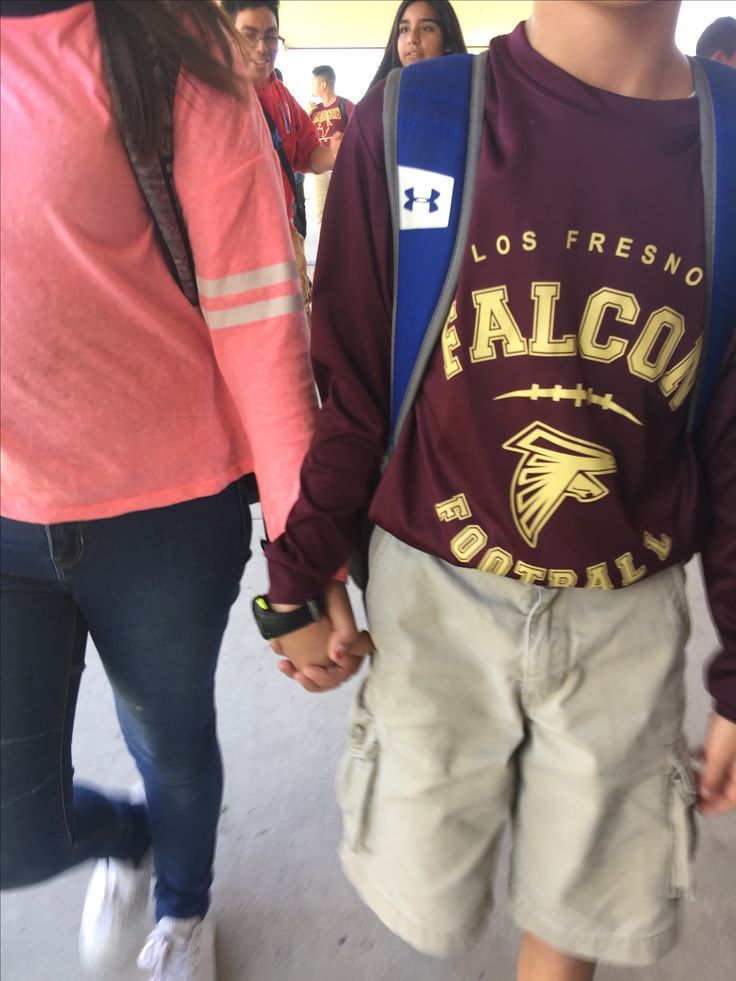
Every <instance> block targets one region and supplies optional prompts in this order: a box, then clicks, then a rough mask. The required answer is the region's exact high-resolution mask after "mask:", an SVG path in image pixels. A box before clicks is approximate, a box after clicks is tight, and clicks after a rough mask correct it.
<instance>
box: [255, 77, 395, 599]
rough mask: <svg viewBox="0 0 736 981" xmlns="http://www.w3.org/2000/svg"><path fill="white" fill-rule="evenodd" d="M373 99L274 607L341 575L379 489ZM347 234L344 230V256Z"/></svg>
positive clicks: (278, 563) (361, 139)
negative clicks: (316, 409)
mask: <svg viewBox="0 0 736 981" xmlns="http://www.w3.org/2000/svg"><path fill="white" fill-rule="evenodd" d="M382 101H383V96H382V92H381V91H377V92H375V93H371V95H370V96H369V97H367V98H366V99H365V100H364V101H363V103H362V104H361V107H360V108H359V109H358V111H357V115H356V119H355V120H354V122H353V123H351V125H350V127H349V129H348V132H347V133H346V136H345V140H344V142H343V146H342V149H341V151H340V158H339V160H338V164H337V167H336V168H335V171H334V175H333V178H332V185H331V190H330V195H329V199H328V202H327V208H326V211H325V221H324V225H323V228H322V236H321V240H320V255H319V263H318V267H317V275H316V277H315V283H314V301H313V326H312V358H313V364H314V370H315V377H316V379H317V383H318V385H319V387H320V391H321V394H322V398H323V400H324V405H323V408H322V411H321V412H320V414H319V417H318V420H317V431H316V433H315V437H314V439H313V441H312V445H311V449H310V452H309V454H308V456H307V459H306V460H305V462H304V466H303V468H302V474H301V496H300V499H299V501H298V502H297V504H296V505H295V507H294V509H293V511H292V512H291V514H290V516H289V522H288V526H287V530H286V533H285V534H284V535H282V536H281V538H279V539H278V540H277V541H275V542H273V543H272V544H271V545H270V546H269V547H268V548H267V550H266V556H267V559H268V562H269V573H270V577H271V588H270V592H269V599H270V600H271V602H272V603H302V602H304V601H306V600H309V599H313V598H315V597H316V596H318V595H319V594H320V593H321V592H322V590H323V589H324V587H325V584H326V583H327V581H329V580H330V579H331V578H332V577H333V576H334V575H335V573H336V572H337V571H338V570H339V569H340V568H341V567H342V566H344V565H345V563H346V561H347V558H348V555H349V553H350V551H351V549H352V548H353V547H354V545H355V543H356V542H357V540H358V535H359V529H360V525H361V517H362V515H363V514H364V513H365V511H366V509H367V507H368V504H369V503H370V500H371V498H372V496H373V493H374V490H375V488H376V486H377V484H378V480H379V477H380V471H381V461H382V458H383V453H384V448H385V445H386V439H387V435H388V423H387V420H388V416H389V374H390V361H391V310H392V275H393V258H392V237H391V220H390V215H389V206H388V193H387V189H386V178H385V173H384V168H383V137H382V124H381V107H382ZM345 229H349V230H350V231H349V234H350V242H349V248H347V247H346V241H345Z"/></svg>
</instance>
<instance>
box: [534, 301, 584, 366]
mask: <svg viewBox="0 0 736 981" xmlns="http://www.w3.org/2000/svg"><path fill="white" fill-rule="evenodd" d="M559 296H560V284H559V283H532V299H533V300H534V334H533V336H532V342H531V345H530V347H529V353H530V354H536V355H541V354H546V355H558V356H559V355H567V354H575V352H576V351H577V339H576V337H575V335H574V334H564V335H563V336H562V337H559V338H555V337H552V330H553V329H554V321H555V306H556V304H557V300H558V298H559Z"/></svg>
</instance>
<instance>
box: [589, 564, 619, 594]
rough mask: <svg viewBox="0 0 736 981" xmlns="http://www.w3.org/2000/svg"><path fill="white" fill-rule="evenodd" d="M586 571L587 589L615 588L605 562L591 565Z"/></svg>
mask: <svg viewBox="0 0 736 981" xmlns="http://www.w3.org/2000/svg"><path fill="white" fill-rule="evenodd" d="M585 571H586V572H587V574H588V578H587V580H586V582H585V588H586V589H613V583H612V582H611V579H610V577H609V575H608V567H607V566H606V563H605V562H601V563H599V564H598V565H589V566H588V567H587V569H586V570H585Z"/></svg>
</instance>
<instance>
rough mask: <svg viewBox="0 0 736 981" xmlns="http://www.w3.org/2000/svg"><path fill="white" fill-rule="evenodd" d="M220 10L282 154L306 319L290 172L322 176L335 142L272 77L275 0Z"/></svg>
mask: <svg viewBox="0 0 736 981" xmlns="http://www.w3.org/2000/svg"><path fill="white" fill-rule="evenodd" d="M223 8H224V10H225V12H226V13H227V14H228V15H229V16H230V17H231V18H232V19H233V21H234V22H235V26H236V28H237V29H238V30H239V31H240V33H241V34H242V36H243V40H244V41H245V46H246V49H247V52H248V56H249V60H248V64H247V71H248V76H249V78H250V80H251V82H252V83H253V85H254V86H255V89H256V92H257V94H258V98H259V99H260V102H261V106H262V108H263V110H264V114H266V119H267V121H268V120H270V122H269V129H272V127H273V126H275V129H276V131H277V133H276V137H275V138H274V147H275V148H276V149H277V151H279V145H280V147H281V151H282V152H279V159H280V163H281V178H282V182H283V185H284V198H285V202H286V213H287V215H288V217H289V224H290V225H291V231H292V238H293V240H294V254H295V256H296V261H297V266H298V268H299V274H300V276H301V280H302V292H303V294H304V304H305V307H306V308H307V316H309V305H310V300H311V292H312V290H311V284H310V282H309V277H308V276H307V261H306V258H305V255H304V239H303V237H302V235H301V234H300V233H299V232H298V231H297V229H296V228H295V227H294V214H293V213H294V190H293V186H292V185H293V180H294V171H301V172H302V173H313V174H322V173H324V172H325V171H328V170H331V169H332V167H333V165H334V163H335V154H336V152H337V145H339V139H337V140H336V141H335V144H334V145H333V146H324V145H323V144H322V143H321V142H320V139H319V136H318V134H317V130H316V129H315V126H314V123H313V122H312V121H311V119H310V118H309V116H308V115H307V113H306V112H305V111H304V110H303V109H302V108H301V106H300V105H299V103H298V102H297V101H296V99H295V98H294V96H293V95H292V94H291V92H289V90H288V89H287V88H286V86H285V85H284V84H283V82H281V81H280V80H279V79H278V78H277V77H276V74H275V72H274V66H275V63H276V54H277V52H278V49H279V44H280V42H281V38H280V36H279V4H278V0H263V2H262V0H225V2H224V3H223ZM272 135H273V133H272ZM277 144H279V145H277Z"/></svg>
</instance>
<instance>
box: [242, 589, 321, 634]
mask: <svg viewBox="0 0 736 981" xmlns="http://www.w3.org/2000/svg"><path fill="white" fill-rule="evenodd" d="M252 608H253V616H254V617H255V621H256V623H257V625H258V629H259V630H260V632H261V636H262V637H263V638H264V640H275V639H276V638H277V637H283V636H284V634H291V633H293V632H294V631H295V630H301V628H302V627H308V626H309V624H310V623H316V622H317V621H318V620H319V618H320V617H321V616H322V613H323V610H322V604H321V602H320V601H319V600H308V601H307V602H306V603H303V604H302V605H301V606H300V607H299V608H298V609H296V610H290V611H289V612H288V613H279V612H278V611H277V610H272V609H271V604H270V603H269V602H268V600H267V599H266V597H265V596H254V597H253V604H252Z"/></svg>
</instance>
